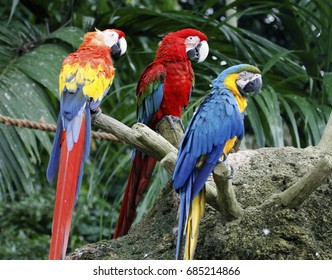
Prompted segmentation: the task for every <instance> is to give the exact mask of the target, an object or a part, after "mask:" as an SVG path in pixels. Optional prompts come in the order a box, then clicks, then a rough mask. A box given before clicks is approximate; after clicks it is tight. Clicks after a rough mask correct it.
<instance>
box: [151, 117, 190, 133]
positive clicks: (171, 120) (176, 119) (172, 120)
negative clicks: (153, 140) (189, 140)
mask: <svg viewBox="0 0 332 280" xmlns="http://www.w3.org/2000/svg"><path fill="white" fill-rule="evenodd" d="M164 119H165V120H167V121H168V123H169V124H170V128H171V129H172V130H175V123H179V124H180V126H181V128H182V130H183V132H184V131H185V128H184V125H183V122H182V120H181V118H179V117H175V116H172V115H166V116H164V117H163V118H162V119H161V121H159V122H158V123H157V125H156V130H157V131H159V126H160V124H161V122H163V120H164Z"/></svg>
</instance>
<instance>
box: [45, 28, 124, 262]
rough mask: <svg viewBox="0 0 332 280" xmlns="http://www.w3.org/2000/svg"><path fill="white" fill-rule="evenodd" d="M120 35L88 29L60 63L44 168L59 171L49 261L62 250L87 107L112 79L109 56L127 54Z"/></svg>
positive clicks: (86, 134) (84, 145)
mask: <svg viewBox="0 0 332 280" xmlns="http://www.w3.org/2000/svg"><path fill="white" fill-rule="evenodd" d="M126 49H127V42H126V39H125V34H124V33H123V32H122V31H120V30H117V29H106V30H104V31H100V30H98V29H96V31H94V32H88V33H86V34H85V36H84V38H83V43H82V44H81V46H80V47H79V49H78V50H77V51H76V52H74V53H71V54H69V55H68V56H67V57H66V58H65V60H64V61H63V63H62V68H61V72H60V75H59V92H60V113H59V116H58V122H57V128H56V133H55V138H54V141H53V146H52V152H51V156H50V160H49V164H48V169H47V174H46V177H47V180H48V181H49V182H50V181H52V180H53V179H54V178H55V177H56V175H57V174H58V181H57V187H56V195H55V205H54V213H53V223H52V237H51V245H50V251H49V259H63V258H64V257H65V254H66V250H67V245H68V238H69V233H70V227H71V220H72V213H73V208H74V205H75V203H76V200H77V197H78V194H79V191H80V185H81V181H82V174H83V165H84V162H85V161H86V159H87V157H88V155H89V151H90V138H91V122H90V119H91V115H90V110H91V111H96V110H97V109H98V106H99V104H100V102H101V100H102V99H103V97H104V96H105V95H106V94H107V92H108V90H109V88H110V86H111V84H112V82H113V78H114V67H113V62H112V56H114V55H122V54H124V53H125V52H126Z"/></svg>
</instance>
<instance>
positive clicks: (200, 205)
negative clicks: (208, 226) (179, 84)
mask: <svg viewBox="0 0 332 280" xmlns="http://www.w3.org/2000/svg"><path fill="white" fill-rule="evenodd" d="M261 86H262V78H261V74H260V71H259V69H258V68H256V67H254V66H252V65H248V64H240V65H236V66H232V67H229V68H227V69H226V70H224V71H223V72H221V73H220V74H219V76H218V77H217V78H216V79H215V80H214V81H213V82H212V90H211V93H210V94H209V95H208V96H207V97H206V98H205V100H204V101H203V102H202V103H201V105H200V106H199V108H198V109H197V111H196V112H195V114H194V116H193V117H192V119H191V120H190V122H189V124H188V127H187V129H186V131H185V134H184V136H183V138H182V140H181V143H180V147H179V152H178V156H177V161H176V164H175V169H174V172H173V176H172V184H173V188H174V189H175V190H176V191H177V192H178V193H179V197H180V204H179V220H178V237H177V245H176V259H179V256H180V250H181V245H182V242H183V243H184V259H193V257H194V252H195V249H196V244H197V239H198V231H199V223H200V220H201V218H202V217H203V215H204V208H205V187H204V184H205V182H206V180H207V179H208V177H209V175H210V174H211V172H212V171H213V169H214V167H215V165H216V164H217V163H218V161H219V160H220V159H225V155H227V154H228V153H229V152H230V151H231V149H232V148H233V146H234V144H235V141H236V140H237V139H239V140H241V139H242V138H243V135H244V124H243V117H242V115H243V112H244V110H245V108H246V107H247V97H248V96H249V95H252V96H254V95H255V94H257V93H258V92H259V91H260V89H261Z"/></svg>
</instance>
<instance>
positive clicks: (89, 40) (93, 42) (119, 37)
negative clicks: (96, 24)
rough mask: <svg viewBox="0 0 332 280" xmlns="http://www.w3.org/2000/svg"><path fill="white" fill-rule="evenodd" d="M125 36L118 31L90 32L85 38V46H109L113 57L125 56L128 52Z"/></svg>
mask: <svg viewBox="0 0 332 280" xmlns="http://www.w3.org/2000/svg"><path fill="white" fill-rule="evenodd" d="M125 37H126V36H125V34H124V33H123V32H122V31H120V30H117V29H106V30H104V31H100V30H98V29H97V28H96V31H95V32H88V33H86V35H85V36H84V39H83V45H84V46H90V47H98V46H107V47H109V48H110V49H111V53H112V56H113V55H123V54H124V53H125V52H126V50H127V41H126V39H125Z"/></svg>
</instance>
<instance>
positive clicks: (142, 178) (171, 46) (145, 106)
mask: <svg viewBox="0 0 332 280" xmlns="http://www.w3.org/2000/svg"><path fill="white" fill-rule="evenodd" d="M189 37H195V39H194V40H196V41H197V44H198V43H200V42H202V41H207V37H206V36H205V35H204V34H203V33H201V32H199V31H197V30H195V29H183V30H180V31H177V32H172V33H169V34H168V35H166V36H165V37H164V38H163V40H162V42H161V43H160V44H159V48H158V50H157V53H156V58H155V60H154V61H153V62H152V63H150V64H149V65H148V66H147V67H146V68H145V69H144V71H143V73H142V75H141V78H140V80H139V82H138V85H137V89H136V94H137V113H138V121H140V122H143V123H144V124H146V125H148V126H149V127H150V128H151V129H153V130H155V129H156V125H157V124H158V122H159V121H160V120H161V119H162V118H163V117H164V116H166V115H171V116H175V117H181V114H182V110H183V108H184V107H185V106H187V105H188V102H189V98H190V94H191V91H192V87H193V81H194V71H193V69H192V67H191V61H190V59H189V58H188V53H187V49H188V48H189V47H190V46H191V45H190V46H189V45H188V38H189ZM189 43H190V42H189ZM197 44H196V45H195V44H193V43H192V46H193V48H196V47H197ZM206 45H207V44H206ZM197 51H199V48H198V50H197ZM206 55H207V53H206ZM204 59H205V58H204ZM204 59H203V60H204ZM155 164H156V160H155V159H154V158H152V157H150V156H147V155H144V154H143V153H142V152H140V151H136V152H135V155H134V158H133V160H132V166H131V170H130V174H129V178H128V182H127V186H126V189H125V194H124V198H123V201H122V206H121V210H120V215H119V219H118V223H117V226H116V229H115V232H114V238H117V237H119V236H122V235H125V234H127V232H128V231H129V229H130V227H131V224H132V222H133V220H134V219H135V216H136V207H137V205H138V204H139V202H140V201H141V198H142V195H143V194H144V192H145V191H146V190H147V188H148V185H149V182H150V179H151V176H152V173H153V170H154V167H155Z"/></svg>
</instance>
